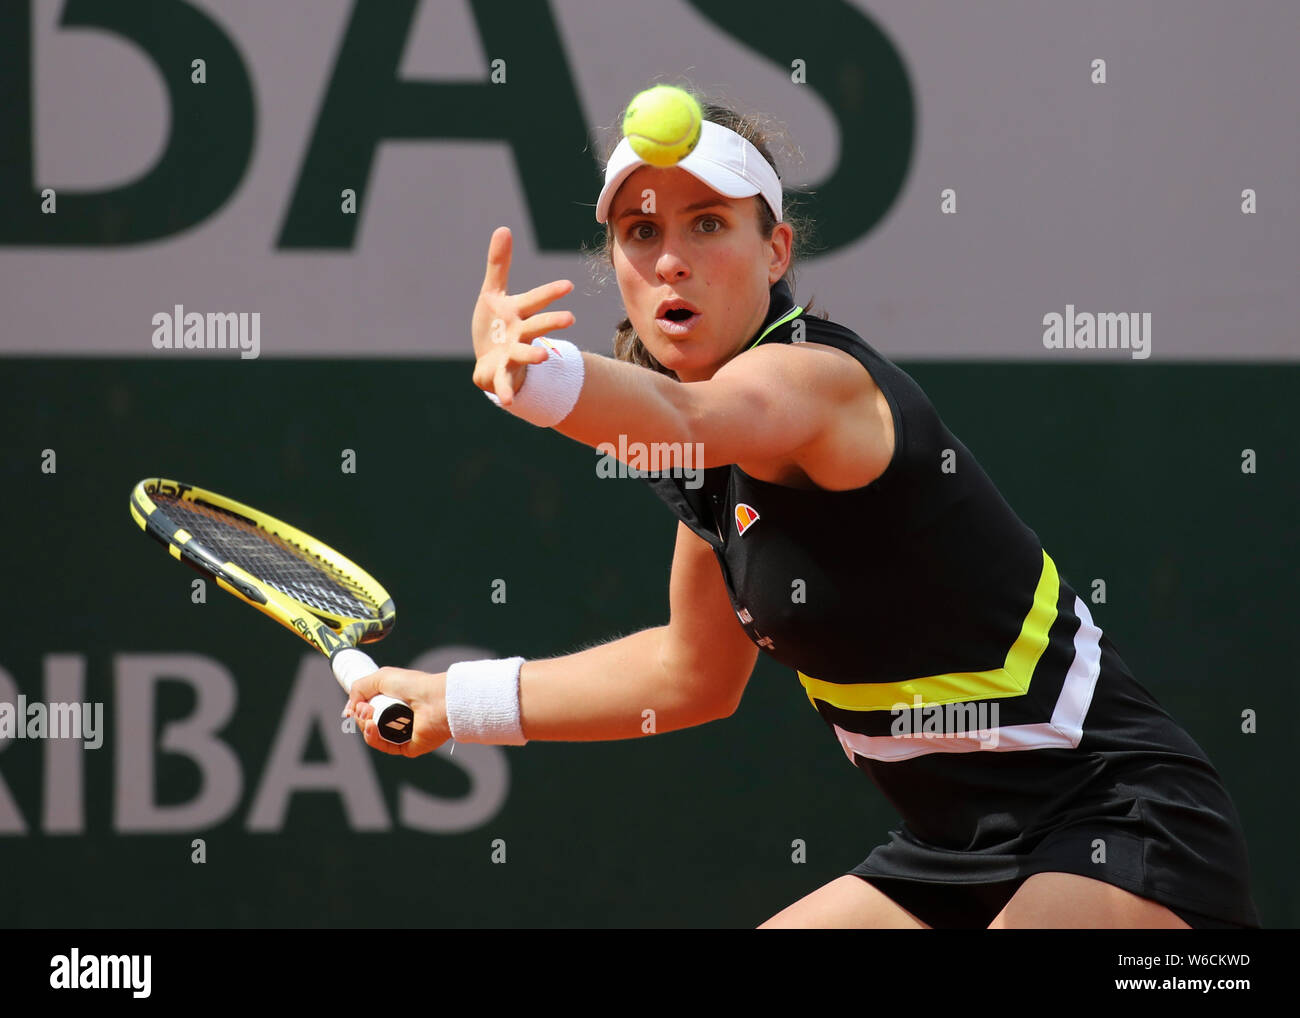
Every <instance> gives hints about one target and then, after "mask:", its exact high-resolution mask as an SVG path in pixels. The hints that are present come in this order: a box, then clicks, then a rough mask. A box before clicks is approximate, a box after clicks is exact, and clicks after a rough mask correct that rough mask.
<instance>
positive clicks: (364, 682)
mask: <svg viewBox="0 0 1300 1018" xmlns="http://www.w3.org/2000/svg"><path fill="white" fill-rule="evenodd" d="M383 673H384V669H382V668H381V669H379V671H377V672H371V673H370V674H369V675H363V676H362V677H361V678H359V679H356V680H354V681H353V683H352V686H351V687H350V688H349V690H348V705H347V706H346V707H345V708H343V716H344V717H345V718H346V717H359V716H360V715H359V713H358V709H357V705H358V704H360V705H361V706H362V707H369V706H370V705H369V704H368V703H366V702H365V701H366V700H369V699H370V698H371V697H372V696H374V695H375V694H376V693H378V692H379V683H380V677H381V676H382V675H383Z"/></svg>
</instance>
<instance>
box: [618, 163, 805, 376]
mask: <svg viewBox="0 0 1300 1018" xmlns="http://www.w3.org/2000/svg"><path fill="white" fill-rule="evenodd" d="M647 190H649V191H652V192H653V197H654V203H653V208H654V211H653V212H644V211H642V210H643V209H644V208H646V207H648V206H649V196H647V195H646V194H645V192H646V191H647ZM610 229H611V231H612V233H613V238H614V245H613V259H614V271H615V274H616V275H617V277H618V288H619V291H620V293H621V294H622V296H623V306H624V307H625V308H626V309H627V316H628V318H629V319H630V320H631V322H632V325H633V326H634V327H635V328H636V331H637V335H639V336H640V337H641V341H642V342H643V343H645V345H646V349H648V350H649V351H650V353H651V354H653V355H654V357H655V359H656V360H657V361H659V363H660V364H662V365H663V366H664V367H666V368H669V369H670V370H672V371H675V372H676V373H677V377H678V378H680V379H681V380H682V381H683V382H696V381H702V380H704V379H707V378H711V377H712V376H713V373H714V372H715V371H717V370H718V368H720V367H721V366H722V365H723V364H725V363H726V362H727V361H728V360H730V359H731V358H732V357H733V356H735V354H737V353H738V352H739V351H740V348H741V346H742V345H743V344H744V343H745V342H746V340H748V339H749V338H750V337H751V336H752V335H753V334H754V333H755V332H756V331H758V327H759V326H760V325H762V324H763V318H764V317H765V316H766V315H767V307H768V289H769V288H770V287H771V285H772V284H773V283H775V282H776V281H777V280H778V279H780V278H781V276H782V275H783V274H784V273H785V269H786V266H787V265H788V264H789V261H790V237H791V231H790V227H789V226H786V225H784V224H778V225H777V227H776V229H775V230H773V232H772V237H770V238H767V237H763V236H762V235H761V233H760V232H759V216H758V208H757V204H756V202H755V200H754V199H753V198H725V197H723V196H722V195H720V194H718V192H717V191H714V190H713V189H712V188H710V187H709V186H708V185H707V184H704V183H702V182H701V181H699V180H698V179H696V178H695V177H693V176H691V174H689V173H687V172H686V171H685V170H682V169H679V168H677V167H668V168H663V169H661V168H659V167H653V166H643V167H641V168H640V169H638V170H637V171H636V172H635V173H633V174H632V175H631V176H630V177H628V178H627V180H626V181H624V182H623V185H622V186H621V187H620V188H619V190H618V193H617V194H616V195H615V197H614V201H613V203H612V205H611V209H610ZM674 305H684V307H680V308H678V309H677V310H674V309H673V308H674ZM688 312H689V313H688Z"/></svg>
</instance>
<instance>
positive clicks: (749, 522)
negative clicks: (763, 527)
mask: <svg viewBox="0 0 1300 1018" xmlns="http://www.w3.org/2000/svg"><path fill="white" fill-rule="evenodd" d="M758 520H759V516H758V510H757V509H755V508H754V507H753V506H752V505H745V503H744V502H737V503H736V533H737V534H740V535H743V534H744V533H745V531H746V530H748V529H749V528H750V527H752V526H753V525H754V524H755V523H757V522H758Z"/></svg>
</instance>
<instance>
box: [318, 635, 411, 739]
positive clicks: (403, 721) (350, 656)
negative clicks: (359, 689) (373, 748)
mask: <svg viewBox="0 0 1300 1018" xmlns="http://www.w3.org/2000/svg"><path fill="white" fill-rule="evenodd" d="M330 668H331V669H332V670H333V672H334V678H336V679H338V680H339V685H340V686H342V687H343V692H345V693H349V694H350V693H351V692H352V684H353V683H354V682H356V681H357V679H361V678H364V677H365V676H367V675H372V674H374V673H375V672H377V671H379V666H378V665H377V664H375V662H374V661H373V660H371V657H370V655H369V654H367V653H365V651H361V650H357V649H356V648H355V647H342V648H340V649H339V650H337V651H335V652H334V654H333V655H332V656H331V657H330ZM369 703H370V706H371V707H373V708H374V711H375V713H374V720H375V724H377V725H378V726H379V734H380V735H381V736H382V737H383V738H384V740H385V741H387V742H392V743H395V744H397V745H399V746H400V745H401V744H402V743H404V742H410V741H411V732H412V730H413V729H414V728H415V711H413V710H412V709H411V707H410V705H409V704H407V703H405V702H404V701H402V700H398V699H395V698H394V697H391V696H387V695H385V694H384V693H376V694H375V695H374V696H372V697H371V698H370V700H369Z"/></svg>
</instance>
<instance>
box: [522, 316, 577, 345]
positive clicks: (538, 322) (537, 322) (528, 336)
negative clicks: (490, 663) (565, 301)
mask: <svg viewBox="0 0 1300 1018" xmlns="http://www.w3.org/2000/svg"><path fill="white" fill-rule="evenodd" d="M575 321H577V319H575V318H574V317H573V312H572V311H547V312H545V313H544V314H540V315H533V316H532V317H531V318H529V319H528V320H527V321H526V322H523V323H522V324H521V325H520V326H519V342H521V343H531V342H532V341H533V340H534V339H536V338H537V337H538V336H545V335H546V334H547V333H548V332H555V331H557V330H558V329H567V328H568V327H569V326H570V325H572V324H573V323H574V322H575Z"/></svg>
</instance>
